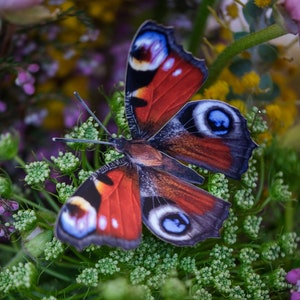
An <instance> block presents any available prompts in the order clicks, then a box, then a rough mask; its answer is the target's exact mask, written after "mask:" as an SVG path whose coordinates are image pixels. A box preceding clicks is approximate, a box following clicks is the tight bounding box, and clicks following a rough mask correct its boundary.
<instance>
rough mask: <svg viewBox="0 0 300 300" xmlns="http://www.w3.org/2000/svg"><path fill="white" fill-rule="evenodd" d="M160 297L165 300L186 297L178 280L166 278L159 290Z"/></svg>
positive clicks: (183, 288) (184, 290)
mask: <svg viewBox="0 0 300 300" xmlns="http://www.w3.org/2000/svg"><path fill="white" fill-rule="evenodd" d="M161 295H162V297H163V299H166V300H171V299H172V300H177V299H178V300H180V299H184V298H185V296H186V289H185V286H184V284H183V282H181V281H180V280H179V279H178V278H168V279H167V280H166V281H165V283H164V284H163V286H162V288H161Z"/></svg>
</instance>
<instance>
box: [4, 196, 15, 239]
mask: <svg viewBox="0 0 300 300" xmlns="http://www.w3.org/2000/svg"><path fill="white" fill-rule="evenodd" d="M18 208H19V204H18V203H17V202H16V201H12V200H5V199H2V198H0V242H5V241H8V240H9V237H10V235H11V234H12V233H13V232H14V231H15V227H14V226H13V218H12V215H13V212H14V211H16V210H17V209H18Z"/></svg>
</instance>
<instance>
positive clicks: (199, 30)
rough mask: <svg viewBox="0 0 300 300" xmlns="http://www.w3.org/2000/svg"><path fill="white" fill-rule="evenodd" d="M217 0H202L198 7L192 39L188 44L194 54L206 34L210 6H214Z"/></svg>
mask: <svg viewBox="0 0 300 300" xmlns="http://www.w3.org/2000/svg"><path fill="white" fill-rule="evenodd" d="M215 2H216V0H202V2H201V4H200V5H199V7H198V10H197V14H196V18H195V23H194V26H193V31H192V33H191V35H190V40H189V44H188V50H189V51H191V52H192V53H193V54H196V52H197V50H198V49H199V44H200V43H201V41H202V39H203V35H204V30H205V28H206V26H205V25H206V20H207V18H208V15H209V14H210V12H209V10H208V6H214V3H215Z"/></svg>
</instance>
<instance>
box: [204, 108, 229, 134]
mask: <svg viewBox="0 0 300 300" xmlns="http://www.w3.org/2000/svg"><path fill="white" fill-rule="evenodd" d="M207 124H208V126H209V128H210V129H211V131H212V132H213V133H214V134H215V135H219V136H222V135H225V134H228V133H229V132H230V130H231V128H232V118H231V116H230V115H229V114H228V113H226V112H225V111H224V110H222V109H213V110H211V111H209V112H208V113H207Z"/></svg>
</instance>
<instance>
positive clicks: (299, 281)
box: [285, 268, 300, 300]
mask: <svg viewBox="0 0 300 300" xmlns="http://www.w3.org/2000/svg"><path fill="white" fill-rule="evenodd" d="M285 279H286V281H288V282H289V283H291V284H293V285H295V287H296V289H297V290H291V300H299V299H300V268H296V269H292V270H290V271H289V272H288V273H287V274H286V276H285Z"/></svg>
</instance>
